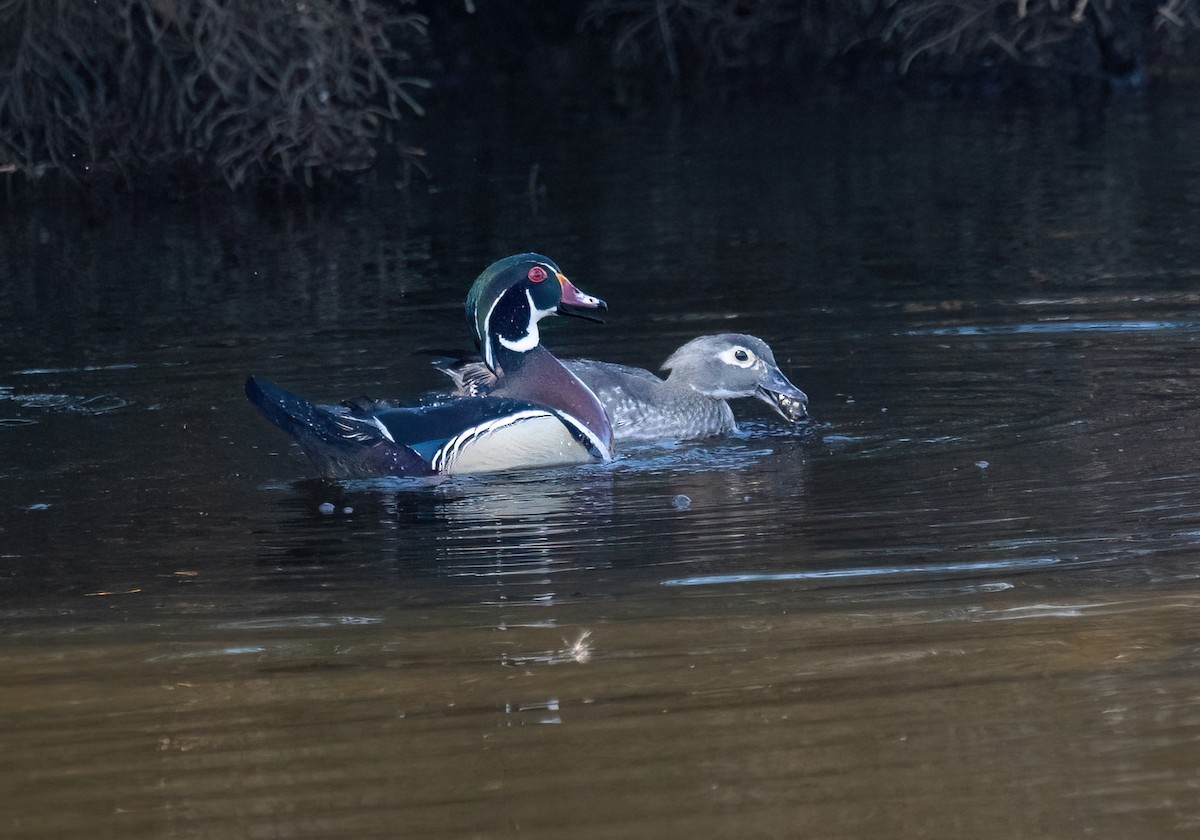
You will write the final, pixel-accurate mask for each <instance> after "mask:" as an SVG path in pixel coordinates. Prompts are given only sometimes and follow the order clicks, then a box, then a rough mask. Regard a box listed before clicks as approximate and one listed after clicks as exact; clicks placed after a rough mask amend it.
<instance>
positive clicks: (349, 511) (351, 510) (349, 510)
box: [342, 507, 354, 516]
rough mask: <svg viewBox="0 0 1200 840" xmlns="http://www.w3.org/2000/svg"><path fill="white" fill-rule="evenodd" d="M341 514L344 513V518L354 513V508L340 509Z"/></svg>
mask: <svg viewBox="0 0 1200 840" xmlns="http://www.w3.org/2000/svg"><path fill="white" fill-rule="evenodd" d="M342 513H344V514H345V515H346V516H349V515H350V514H352V513H354V508H352V507H344V508H342Z"/></svg>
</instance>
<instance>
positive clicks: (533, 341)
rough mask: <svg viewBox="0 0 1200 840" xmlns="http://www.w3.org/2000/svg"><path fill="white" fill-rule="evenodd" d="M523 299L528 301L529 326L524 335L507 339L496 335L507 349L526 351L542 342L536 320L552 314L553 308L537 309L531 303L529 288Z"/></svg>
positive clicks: (531, 296) (531, 297)
mask: <svg viewBox="0 0 1200 840" xmlns="http://www.w3.org/2000/svg"><path fill="white" fill-rule="evenodd" d="M525 299H526V300H527V301H529V326H527V327H526V328H525V335H523V336H521V337H520V338H518V339H516V340H515V341H509V340H508V339H507V338H505V337H504V336H502V335H498V336H496V338H497V339H499V341H500V343H501V344H503V345H504V346H505V347H507V348H508V349H509V350H514V351H516V352H517V353H528V352H529V351H530V350H532V349H533V348H534V347H537V346H538V345H539V344H541V342H542V336H541V333H539V332H538V321H540V320H542V319H543V318H545V317H546V316H547V315H553V314H554V310H553V309H538V308H537V307H536V306H534V305H533V295H531V294H529V290H528V289H526V290H525Z"/></svg>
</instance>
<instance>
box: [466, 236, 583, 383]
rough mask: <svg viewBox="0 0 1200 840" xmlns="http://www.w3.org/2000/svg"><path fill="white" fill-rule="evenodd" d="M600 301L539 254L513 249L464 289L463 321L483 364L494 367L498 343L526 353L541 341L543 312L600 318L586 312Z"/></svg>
mask: <svg viewBox="0 0 1200 840" xmlns="http://www.w3.org/2000/svg"><path fill="white" fill-rule="evenodd" d="M605 308H606V306H605V303H604V301H602V300H600V298H597V297H592V296H591V295H586V294H584V293H583V292H581V291H580V290H579V289H577V288H576V287H575V284H574V283H572V282H571V281H570V280H568V279H567V277H566V275H564V274H563V273H562V270H561V269H559V267H558V266H557V265H555V264H554V262H553V261H552V260H550V259H549V258H548V257H543V256H542V255H541V254H516V255H514V256H511V257H505V258H504V259H502V260H497V261H496V262H494V263H492V264H491V265H489V266H488V267H487V268H486V269H484V271H483V273H482V274H480V275H479V277H478V278H476V280H475V283H474V285H472V286H471V291H470V292H469V293H468V294H467V325H468V326H469V327H470V328H471V331H472V332H473V333H474V334H475V343H476V344H477V345H478V346H479V352H480V353H481V354H482V355H483V361H484V363H485V364H486V365H487V366H488V367H489V368H491V369H493V370H495V367H496V353H497V345H500V346H502V347H504V348H507V349H508V350H511V351H513V352H517V353H524V352H527V351H529V350H532V349H533V348H535V347H537V346H538V344H540V343H541V335H540V333H539V332H538V326H537V324H538V321H540V320H541V319H542V318H545V317H546V316H547V315H574V316H576V317H579V318H588V319H590V320H599V319H598V318H596V317H594V316H592V315H589V314H588V312H589V311H594V310H604V309H605Z"/></svg>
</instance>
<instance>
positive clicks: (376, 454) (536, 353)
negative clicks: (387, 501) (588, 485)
mask: <svg viewBox="0 0 1200 840" xmlns="http://www.w3.org/2000/svg"><path fill="white" fill-rule="evenodd" d="M604 308H605V304H604V301H602V300H600V299H599V298H595V297H592V296H591V295H586V294H584V293H583V292H581V291H580V290H579V289H577V288H576V287H575V285H574V284H573V283H571V281H570V280H568V279H567V278H566V276H565V275H564V274H563V273H562V271H561V270H559V268H558V266H557V265H555V264H554V263H553V262H552V261H551V260H549V259H547V258H546V257H543V256H541V255H540V254H517V255H516V256H512V257H508V258H506V259H503V260H499V261H498V262H495V263H493V264H492V265H490V266H489V267H488V268H487V269H486V270H484V272H483V273H482V274H480V275H479V277H478V279H476V281H475V284H474V285H473V286H472V287H471V291H470V293H469V294H468V295H467V313H466V314H467V323H468V324H469V325H470V328H471V330H472V332H473V333H474V334H475V340H476V343H477V344H478V345H479V351H480V353H481V355H482V356H483V359H484V361H485V362H486V364H487V369H488V372H489V376H490V377H492V380H493V387H492V389H491V393H490V394H489V395H488V396H486V397H482V396H470V397H454V398H450V399H447V400H445V401H442V402H438V403H435V404H431V405H424V406H419V407H413V408H405V407H395V406H391V405H385V404H381V403H373V404H362V403H343V404H342V405H340V406H319V405H316V404H314V403H312V402H310V401H308V400H306V399H304V398H302V397H298V396H296V395H295V394H292V393H290V392H288V391H286V390H284V389H283V388H280V387H279V386H278V385H275V384H274V383H272V382H268V381H267V380H264V379H260V378H258V377H253V376H252V377H250V378H249V379H247V380H246V396H247V397H249V399H250V401H251V402H252V403H254V405H255V406H257V407H258V409H259V410H260V411H261V412H262V413H263V414H264V415H265V416H266V418H267V419H268V420H270V421H271V422H272V423H274V424H275V425H276V426H278V427H279V428H281V429H283V430H284V431H285V432H287V433H288V434H289V435H291V436H292V437H293V438H294V439H295V440H296V442H297V443H299V444H300V447H301V449H303V450H304V452H305V454H306V455H308V457H309V459H310V460H312V462H313V463H314V464H315V465H316V466H317V468H318V469H319V470H320V471H321V473H322V474H323V475H325V476H326V477H329V478H372V477H377V476H423V475H435V474H442V473H477V472H495V471H499V470H507V469H516V468H521V467H537V466H554V465H560V464H574V463H584V462H587V461H592V460H604V461H607V460H610V459H611V458H612V446H613V432H612V425H611V424H610V423H609V421H608V417H607V416H606V415H605V413H604V408H603V406H601V404H600V402H599V401H598V400H597V399H596V395H595V394H593V393H592V392H591V391H589V390H588V388H587V387H586V386H585V385H584V384H583V383H582V382H581V381H580V380H579V379H578V378H577V377H576V376H575V375H574V374H572V373H571V372H570V371H569V370H567V369H566V368H565V367H563V365H562V363H561V362H559V361H558V359H556V358H554V356H552V355H551V354H550V351H548V350H546V348H544V347H542V345H541V337H540V334H539V332H538V321H540V320H541V319H542V318H545V317H546V316H547V315H555V314H558V315H575V316H578V317H583V318H588V317H589V315H588V314H587V313H588V312H590V311H595V310H600V309H604ZM592 320H595V319H594V318H593V319H592Z"/></svg>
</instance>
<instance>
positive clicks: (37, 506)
mask: <svg viewBox="0 0 1200 840" xmlns="http://www.w3.org/2000/svg"><path fill="white" fill-rule="evenodd" d="M25 509H26V510H50V505H48V504H46V503H45V502H38V503H37V504H33V505H30V506H29V507H27V508H25Z"/></svg>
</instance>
